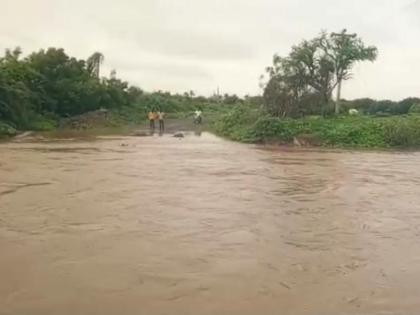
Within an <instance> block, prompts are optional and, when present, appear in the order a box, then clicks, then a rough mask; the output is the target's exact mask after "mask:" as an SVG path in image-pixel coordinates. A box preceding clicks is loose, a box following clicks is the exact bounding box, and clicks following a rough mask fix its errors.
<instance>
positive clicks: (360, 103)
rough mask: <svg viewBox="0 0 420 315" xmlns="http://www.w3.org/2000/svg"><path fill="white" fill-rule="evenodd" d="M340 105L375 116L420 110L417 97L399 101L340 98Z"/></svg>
mask: <svg viewBox="0 0 420 315" xmlns="http://www.w3.org/2000/svg"><path fill="white" fill-rule="evenodd" d="M341 105H342V109H343V110H344V111H346V112H347V111H348V110H349V109H352V108H354V109H357V110H358V111H359V113H361V114H364V115H375V116H392V115H405V114H409V113H419V112H420V110H419V109H420V98H417V97H408V98H405V99H403V100H402V101H399V102H395V101H390V100H380V101H378V100H373V99H370V98H361V99H356V100H351V101H349V100H342V101H341Z"/></svg>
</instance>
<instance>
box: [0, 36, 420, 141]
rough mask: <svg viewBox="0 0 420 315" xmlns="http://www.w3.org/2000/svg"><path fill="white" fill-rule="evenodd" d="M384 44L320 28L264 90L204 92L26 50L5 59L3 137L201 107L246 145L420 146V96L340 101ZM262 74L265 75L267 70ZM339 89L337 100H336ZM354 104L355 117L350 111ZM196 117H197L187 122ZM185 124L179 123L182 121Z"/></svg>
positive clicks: (90, 61) (186, 113)
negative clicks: (146, 82) (147, 82)
mask: <svg viewBox="0 0 420 315" xmlns="http://www.w3.org/2000/svg"><path fill="white" fill-rule="evenodd" d="M377 55H378V51H377V49H376V47H374V46H366V45H365V44H364V43H363V41H362V39H361V38H360V37H359V36H358V35H357V34H348V33H347V31H346V30H343V31H341V32H339V33H330V34H328V33H326V32H322V33H321V34H320V35H319V36H317V37H315V38H313V39H311V40H305V41H302V42H301V43H300V44H298V45H296V46H293V47H292V49H291V52H290V53H289V54H288V55H287V56H286V57H280V56H278V55H275V56H274V58H273V63H272V65H271V66H269V67H267V69H266V72H267V74H268V80H267V82H265V83H264V84H262V85H261V87H262V88H263V90H264V92H263V95H262V96H261V97H260V96H256V97H245V98H243V99H241V98H240V97H238V96H236V95H227V94H225V95H213V96H211V97H203V96H196V95H195V94H194V92H193V91H188V92H186V93H184V94H171V93H169V92H164V91H157V92H153V93H147V92H144V91H143V90H142V89H140V88H138V87H135V86H130V85H129V84H128V83H127V82H124V81H121V80H120V79H118V78H117V75H116V71H115V70H113V71H111V73H110V75H109V77H101V65H102V63H103V61H104V56H103V55H102V54H101V53H100V52H95V53H94V54H92V55H91V56H90V57H88V58H87V59H86V60H79V59H77V58H74V57H70V56H68V55H67V54H66V53H65V52H64V50H63V49H57V48H49V49H47V50H40V51H38V52H34V53H32V54H29V55H28V56H26V57H25V58H22V52H21V50H20V49H19V48H16V49H15V50H13V51H11V50H6V52H5V54H4V56H3V57H0V136H1V135H3V136H13V135H15V134H16V133H17V131H16V130H36V131H48V130H54V129H55V128H57V127H61V128H67V129H77V130H84V129H95V128H107V127H113V128H121V127H129V126H139V125H141V124H144V123H145V118H146V113H147V112H148V111H149V110H162V111H164V112H166V113H168V115H167V117H168V118H169V119H173V120H174V121H175V125H177V124H180V123H184V124H186V125H188V124H191V123H192V113H193V111H194V110H196V109H201V110H202V111H203V112H204V116H205V122H206V125H211V128H212V129H213V130H214V131H215V132H216V133H218V134H220V135H222V136H225V137H228V138H230V139H233V140H237V141H243V142H276V143H285V144H288V143H295V144H299V145H323V146H340V147H360V148H378V147H398V146H401V147H415V146H420V115H418V114H419V113H420V99H419V98H406V99H404V100H402V101H400V102H394V101H390V100H379V101H377V100H372V99H369V98H364V99H357V100H351V101H349V100H345V99H341V97H340V96H341V95H340V94H341V84H342V82H343V81H345V80H348V79H350V78H351V77H352V73H351V69H352V68H353V66H354V65H355V64H356V63H357V62H362V61H372V62H373V61H374V60H375V59H376V57H377ZM262 80H263V77H262ZM333 91H337V98H336V101H335V102H334V101H333V100H332V99H333V97H332V94H333ZM349 111H351V113H352V114H354V115H353V116H352V115H348V113H349ZM188 121H189V123H188ZM177 126H178V125H177Z"/></svg>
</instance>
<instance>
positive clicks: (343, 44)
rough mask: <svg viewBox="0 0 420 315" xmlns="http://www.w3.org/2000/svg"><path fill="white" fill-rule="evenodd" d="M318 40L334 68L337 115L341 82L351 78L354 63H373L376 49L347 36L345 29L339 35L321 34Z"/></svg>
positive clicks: (354, 37) (352, 36) (351, 35)
mask: <svg viewBox="0 0 420 315" xmlns="http://www.w3.org/2000/svg"><path fill="white" fill-rule="evenodd" d="M318 40H319V45H320V47H321V49H322V51H323V53H324V56H325V57H326V58H327V59H328V60H329V61H330V62H332V64H333V67H334V79H333V80H334V82H333V84H334V86H336V87H337V99H336V104H335V112H336V114H339V113H340V98H341V85H342V82H343V81H344V80H348V79H350V78H351V76H352V73H351V70H352V68H353V66H354V65H355V63H357V62H361V61H372V62H373V61H375V60H376V58H377V55H378V49H377V48H376V47H375V46H366V45H365V44H364V43H363V40H362V39H361V38H360V37H358V36H357V34H348V33H347V30H346V29H343V30H342V31H341V32H339V33H331V34H327V33H325V32H323V33H322V34H321V36H320V37H319V39H318Z"/></svg>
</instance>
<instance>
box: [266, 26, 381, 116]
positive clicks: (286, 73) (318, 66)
mask: <svg viewBox="0 0 420 315" xmlns="http://www.w3.org/2000/svg"><path fill="white" fill-rule="evenodd" d="M376 56H377V49H376V48H375V47H373V46H369V47H366V46H365V45H364V44H363V42H362V40H361V39H360V38H359V37H357V35H356V34H353V35H348V34H346V30H343V31H342V32H341V33H339V34H336V33H331V34H329V35H328V34H327V33H326V32H322V33H321V34H320V35H319V36H318V37H315V38H314V39H312V40H304V41H302V42H301V43H300V44H298V45H295V46H293V47H292V50H291V52H290V54H289V55H288V56H287V57H284V58H282V57H280V56H277V55H275V56H274V58H273V65H272V66H270V67H268V68H267V69H266V72H267V73H268V75H269V80H268V82H267V84H266V85H264V86H263V87H264V96H265V97H264V98H265V100H266V103H267V102H271V104H267V105H268V107H269V108H270V110H271V111H272V110H273V108H274V107H276V110H275V112H276V113H277V114H281V115H286V116H287V115H290V114H296V112H297V111H298V112H301V113H304V112H305V111H307V110H305V108H304V106H307V104H308V103H309V102H308V98H310V97H314V98H315V99H316V100H317V101H316V102H314V103H318V100H319V99H320V98H321V99H322V100H323V101H322V104H321V112H322V113H323V114H324V115H325V113H326V106H328V105H329V104H330V101H331V98H332V93H333V91H334V89H336V88H337V91H338V98H340V93H341V83H342V81H343V80H347V79H349V78H350V77H351V69H352V67H353V66H354V64H355V63H356V62H358V61H364V60H371V61H373V60H375V58H376ZM303 99H304V100H305V101H303ZM273 102H276V103H273ZM273 106H274V107H273ZM310 111H312V109H311V110H310ZM336 112H337V113H338V112H339V102H337V103H336Z"/></svg>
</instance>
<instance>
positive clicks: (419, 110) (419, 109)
mask: <svg viewBox="0 0 420 315" xmlns="http://www.w3.org/2000/svg"><path fill="white" fill-rule="evenodd" d="M409 113H410V114H420V102H419V103H417V104H414V105H411V106H410V110H409Z"/></svg>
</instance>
